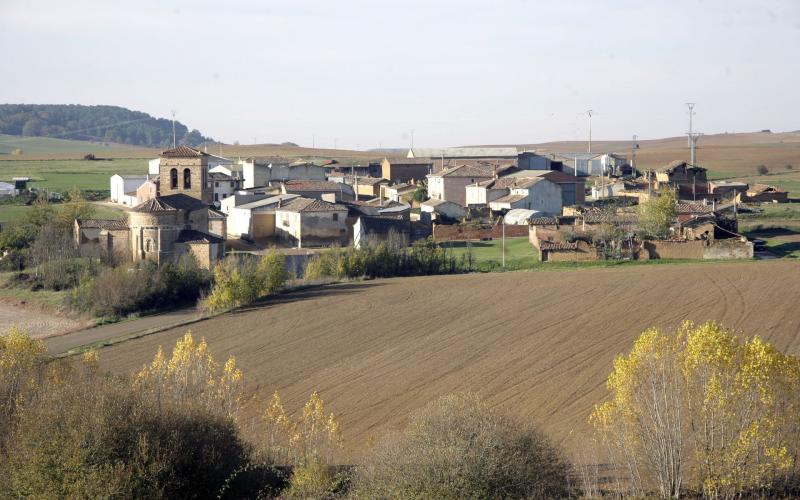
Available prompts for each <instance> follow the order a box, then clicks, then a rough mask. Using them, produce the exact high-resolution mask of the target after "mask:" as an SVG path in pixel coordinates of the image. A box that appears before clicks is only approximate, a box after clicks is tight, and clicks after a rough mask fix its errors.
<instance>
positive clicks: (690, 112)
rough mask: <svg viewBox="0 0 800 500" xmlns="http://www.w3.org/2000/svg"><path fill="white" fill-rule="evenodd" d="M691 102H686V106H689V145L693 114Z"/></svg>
mask: <svg viewBox="0 0 800 500" xmlns="http://www.w3.org/2000/svg"><path fill="white" fill-rule="evenodd" d="M694 105H695V103H693V102H687V103H686V107H687V108H689V144H688V145H689V147H690V148H691V147H692V137H691V136H692V117H693V116H694V115H695V112H694Z"/></svg>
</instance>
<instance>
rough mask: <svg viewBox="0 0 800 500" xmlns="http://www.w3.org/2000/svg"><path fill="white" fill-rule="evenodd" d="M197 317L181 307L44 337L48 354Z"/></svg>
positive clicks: (193, 312)
mask: <svg viewBox="0 0 800 500" xmlns="http://www.w3.org/2000/svg"><path fill="white" fill-rule="evenodd" d="M199 317H200V313H199V312H198V311H197V310H196V309H194V308H189V309H181V310H178V311H172V312H168V313H163V314H156V315H153V316H145V317H143V318H138V319H133V320H128V321H123V322H120V323H112V324H108V325H102V326H97V327H94V328H89V329H87V330H81V331H77V332H74V333H69V334H66V335H59V336H57V337H50V338H47V339H45V343H46V344H47V351H48V352H49V353H50V354H60V353H63V352H66V351H69V350H70V349H74V348H76V347H80V346H83V345H86V344H91V343H94V342H99V341H104V340H113V339H117V338H120V337H126V336H128V335H133V334H137V333H143V332H147V331H148V330H155V329H161V328H165V327H170V326H174V325H178V324H183V323H186V322H188V321H192V320H195V319H198V318H199Z"/></svg>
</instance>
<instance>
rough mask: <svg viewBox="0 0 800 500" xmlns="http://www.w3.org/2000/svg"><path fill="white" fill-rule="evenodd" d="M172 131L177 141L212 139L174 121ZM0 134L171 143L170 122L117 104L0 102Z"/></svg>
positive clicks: (196, 143) (195, 143)
mask: <svg viewBox="0 0 800 500" xmlns="http://www.w3.org/2000/svg"><path fill="white" fill-rule="evenodd" d="M175 133H176V136H177V141H178V143H179V144H187V145H189V146H199V145H200V144H202V143H203V142H206V141H212V139H210V138H208V137H203V135H202V134H201V133H200V132H199V131H197V130H191V131H190V130H189V128H188V127H187V126H186V125H184V124H182V123H180V122H177V121H176V122H175ZM0 134H8V135H16V136H25V137H53V138H58V139H73V140H81V141H98V142H109V143H118V144H130V145H134V146H147V147H155V148H162V147H168V146H171V145H172V121H171V120H167V119H164V118H154V117H152V116H150V115H148V114H147V113H142V112H141V111H132V110H130V109H126V108H121V107H119V106H82V105H78V104H0Z"/></svg>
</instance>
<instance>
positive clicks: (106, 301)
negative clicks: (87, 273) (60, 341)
mask: <svg viewBox="0 0 800 500" xmlns="http://www.w3.org/2000/svg"><path fill="white" fill-rule="evenodd" d="M210 281H211V277H210V273H209V272H208V271H206V270H204V269H201V268H200V267H199V266H198V265H197V262H196V261H195V259H194V258H193V257H192V256H190V255H184V256H183V257H181V259H180V260H179V261H178V262H168V263H165V264H162V265H161V266H158V265H157V264H156V263H154V262H151V261H146V262H140V263H138V264H136V265H130V264H126V265H122V266H119V267H116V268H107V269H104V270H103V271H102V272H101V273H100V274H98V275H97V276H95V277H85V278H84V279H82V280H81V283H80V284H79V285H78V287H77V288H75V290H73V293H72V295H70V297H69V298H68V304H69V305H70V307H72V308H73V309H75V310H77V311H80V312H85V313H89V314H92V315H94V316H98V317H101V316H123V315H127V314H131V313H135V312H143V311H151V310H158V309H165V308H170V307H176V306H180V305H182V304H189V303H193V302H195V301H196V300H197V299H198V298H199V296H200V294H201V293H203V292H204V291H206V290H208V287H209V285H210Z"/></svg>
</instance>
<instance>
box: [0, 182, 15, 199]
mask: <svg viewBox="0 0 800 500" xmlns="http://www.w3.org/2000/svg"><path fill="white" fill-rule="evenodd" d="M17 193H18V191H17V188H16V187H14V185H13V184H11V183H9V182H0V196H3V197H5V196H16V195H17Z"/></svg>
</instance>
